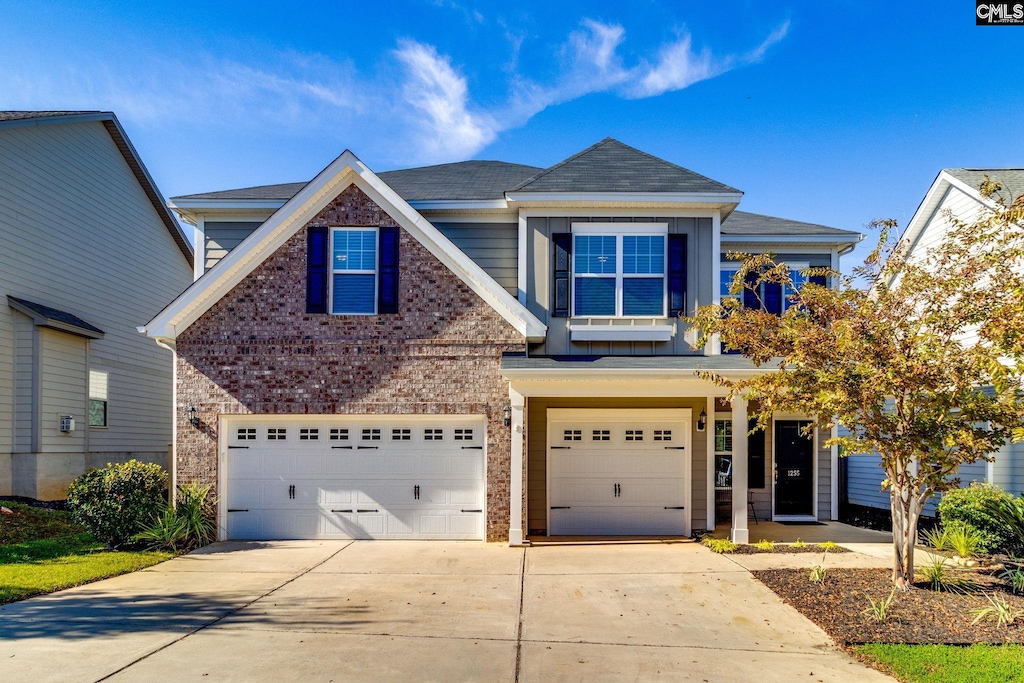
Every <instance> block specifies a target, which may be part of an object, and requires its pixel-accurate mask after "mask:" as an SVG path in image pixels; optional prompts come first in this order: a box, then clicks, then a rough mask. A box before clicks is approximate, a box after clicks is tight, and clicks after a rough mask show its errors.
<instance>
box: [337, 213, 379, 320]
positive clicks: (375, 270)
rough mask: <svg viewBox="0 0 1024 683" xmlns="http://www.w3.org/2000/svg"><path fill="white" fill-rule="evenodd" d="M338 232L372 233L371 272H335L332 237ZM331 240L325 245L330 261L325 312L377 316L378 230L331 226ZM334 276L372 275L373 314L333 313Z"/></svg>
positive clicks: (351, 226) (366, 227)
mask: <svg viewBox="0 0 1024 683" xmlns="http://www.w3.org/2000/svg"><path fill="white" fill-rule="evenodd" d="M339 232H372V233H373V235H374V237H373V239H374V243H375V244H376V245H377V246H376V247H375V248H374V250H373V253H374V255H375V259H374V260H375V263H374V264H373V270H336V269H335V268H334V236H335V235H336V234H337V233H339ZM330 234H331V239H330V240H329V242H330V244H328V245H327V247H328V248H327V259H328V261H330V264H331V267H330V268H329V269H328V276H329V278H330V281H329V282H328V283H327V293H328V297H327V299H328V301H327V310H328V311H330V314H331V315H377V297H378V291H377V290H378V289H379V288H380V276H379V275H378V268H379V264H380V230H379V229H378V228H376V227H372V226H365V227H363V226H358V225H338V226H331V228H330ZM335 275H373V312H372V313H350V312H349V313H346V312H344V311H342V312H335V310H334V276H335Z"/></svg>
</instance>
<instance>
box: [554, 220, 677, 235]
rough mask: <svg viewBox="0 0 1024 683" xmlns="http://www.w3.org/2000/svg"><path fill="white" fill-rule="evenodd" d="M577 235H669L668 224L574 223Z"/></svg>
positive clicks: (574, 230)
mask: <svg viewBox="0 0 1024 683" xmlns="http://www.w3.org/2000/svg"><path fill="white" fill-rule="evenodd" d="M571 230H572V233H573V234H574V235H575V234H577V233H579V234H580V235H668V223H654V222H651V223H573V224H572V228H571Z"/></svg>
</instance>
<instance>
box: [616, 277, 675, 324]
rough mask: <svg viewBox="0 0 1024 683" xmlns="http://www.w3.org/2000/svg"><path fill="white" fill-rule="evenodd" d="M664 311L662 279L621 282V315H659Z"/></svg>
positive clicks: (625, 280)
mask: <svg viewBox="0 0 1024 683" xmlns="http://www.w3.org/2000/svg"><path fill="white" fill-rule="evenodd" d="M664 310H665V280H664V279H663V278H660V277H659V278H647V277H643V278H626V279H624V280H623V281H622V314H623V315H661V314H662V313H663V312H664Z"/></svg>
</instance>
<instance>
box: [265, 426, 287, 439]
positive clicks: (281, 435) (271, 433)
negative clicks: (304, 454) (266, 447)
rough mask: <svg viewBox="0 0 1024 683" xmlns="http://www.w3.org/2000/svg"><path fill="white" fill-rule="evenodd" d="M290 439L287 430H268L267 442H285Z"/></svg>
mask: <svg viewBox="0 0 1024 683" xmlns="http://www.w3.org/2000/svg"><path fill="white" fill-rule="evenodd" d="M287 438H288V430H287V429H275V428H270V429H268V430H267V441H284V440H285V439H287Z"/></svg>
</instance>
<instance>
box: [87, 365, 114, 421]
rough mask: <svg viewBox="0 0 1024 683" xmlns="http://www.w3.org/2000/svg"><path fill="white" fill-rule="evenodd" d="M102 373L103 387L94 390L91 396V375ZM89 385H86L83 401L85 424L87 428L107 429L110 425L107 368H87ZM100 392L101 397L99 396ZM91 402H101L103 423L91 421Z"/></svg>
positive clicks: (108, 372) (108, 376) (108, 375)
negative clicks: (84, 400)
mask: <svg viewBox="0 0 1024 683" xmlns="http://www.w3.org/2000/svg"><path fill="white" fill-rule="evenodd" d="M94 374H96V375H103V389H102V390H101V391H97V392H95V393H96V395H95V396H93V393H94V392H93V375H94ZM88 379H89V386H88V387H87V391H86V393H87V394H88V396H87V398H86V403H85V407H86V410H85V424H86V427H87V428H89V429H108V428H109V427H110V371H109V370H97V369H95V368H89V372H88ZM100 394H102V398H101V397H100ZM93 402H96V403H102V404H103V424H97V425H94V424H92V423H91V418H92V404H93Z"/></svg>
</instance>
